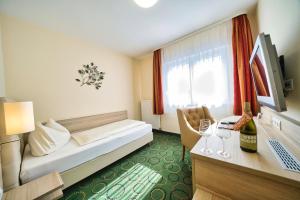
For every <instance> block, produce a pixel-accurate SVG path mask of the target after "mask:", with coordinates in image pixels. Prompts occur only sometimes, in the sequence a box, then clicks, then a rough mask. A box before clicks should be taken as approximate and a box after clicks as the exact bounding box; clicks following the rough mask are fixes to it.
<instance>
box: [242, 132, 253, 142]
mask: <svg viewBox="0 0 300 200" xmlns="http://www.w3.org/2000/svg"><path fill="white" fill-rule="evenodd" d="M241 141H242V142H246V143H249V144H251V143H252V144H253V143H254V144H255V143H256V135H244V134H241Z"/></svg>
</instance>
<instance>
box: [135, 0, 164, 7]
mask: <svg viewBox="0 0 300 200" xmlns="http://www.w3.org/2000/svg"><path fill="white" fill-rule="evenodd" d="M134 1H135V3H136V4H137V5H139V6H140V7H142V8H150V7H152V6H154V4H156V3H157V1H158V0H134Z"/></svg>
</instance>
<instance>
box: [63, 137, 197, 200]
mask: <svg viewBox="0 0 300 200" xmlns="http://www.w3.org/2000/svg"><path fill="white" fill-rule="evenodd" d="M181 148H182V146H181V143H180V137H179V135H175V134H166V133H154V141H153V143H151V145H146V146H144V147H142V148H140V149H139V150H137V151H135V152H133V153H131V154H130V155H128V156H126V157H124V158H122V159H121V160H119V161H117V162H115V163H114V164H112V165H110V166H108V167H106V168H104V169H103V170H100V171H99V172H97V173H95V174H93V175H91V176H89V177H87V178H86V179H84V180H82V181H80V182H79V183H77V184H75V185H73V186H71V187H70V188H68V189H66V190H65V191H64V197H63V198H62V199H67V200H81V199H87V200H92V199H95V200H123V199H124V200H125V199H128V200H129V199H132V200H134V199H137V200H140V199H141V200H148V199H149V200H150V199H161V200H163V199H165V200H169V199H170V200H177V199H180V200H184V199H192V179H191V176H192V171H191V160H190V156H189V153H186V158H185V161H184V162H183V161H181V151H182V149H181Z"/></svg>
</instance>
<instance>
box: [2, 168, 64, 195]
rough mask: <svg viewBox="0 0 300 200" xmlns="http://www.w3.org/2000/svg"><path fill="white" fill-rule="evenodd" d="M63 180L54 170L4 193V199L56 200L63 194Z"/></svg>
mask: <svg viewBox="0 0 300 200" xmlns="http://www.w3.org/2000/svg"><path fill="white" fill-rule="evenodd" d="M63 185H64V184H63V181H62V179H61V177H60V175H59V173H57V172H54V173H51V174H48V175H46V176H43V177H40V178H38V179H35V180H33V181H30V182H28V183H26V184H24V185H21V186H18V187H16V188H14V189H12V190H9V191H7V192H5V193H4V195H3V197H2V199H3V200H32V199H39V200H55V199H59V198H61V197H62V196H63V193H62V187H63Z"/></svg>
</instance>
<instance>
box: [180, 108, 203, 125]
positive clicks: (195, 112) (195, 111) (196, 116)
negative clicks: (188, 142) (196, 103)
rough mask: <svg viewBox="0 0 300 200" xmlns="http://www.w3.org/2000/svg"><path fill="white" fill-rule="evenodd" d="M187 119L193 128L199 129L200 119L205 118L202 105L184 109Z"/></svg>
mask: <svg viewBox="0 0 300 200" xmlns="http://www.w3.org/2000/svg"><path fill="white" fill-rule="evenodd" d="M184 114H185V116H186V119H187V121H188V122H189V124H190V125H191V127H192V128H193V129H195V130H196V131H199V125H200V119H205V113H204V110H203V108H202V107H200V108H190V109H186V110H185V111H184Z"/></svg>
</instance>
